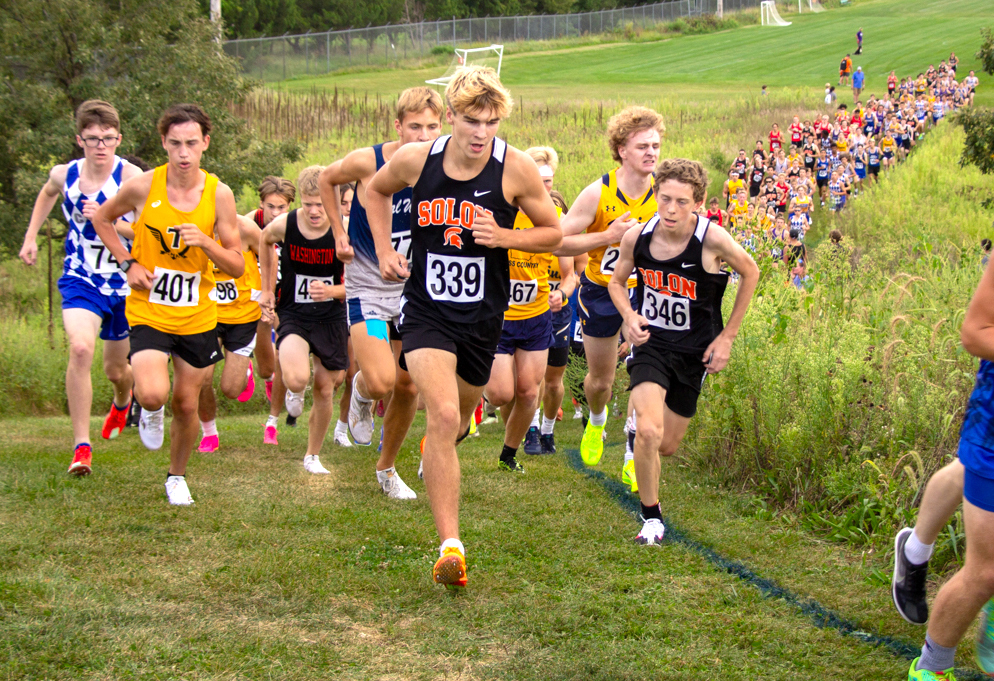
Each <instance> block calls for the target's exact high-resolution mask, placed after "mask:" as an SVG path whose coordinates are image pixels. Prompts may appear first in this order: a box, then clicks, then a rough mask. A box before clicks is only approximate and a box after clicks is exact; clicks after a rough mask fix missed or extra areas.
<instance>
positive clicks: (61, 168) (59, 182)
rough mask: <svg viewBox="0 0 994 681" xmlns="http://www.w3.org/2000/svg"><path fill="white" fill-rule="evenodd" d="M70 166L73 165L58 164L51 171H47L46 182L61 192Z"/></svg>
mask: <svg viewBox="0 0 994 681" xmlns="http://www.w3.org/2000/svg"><path fill="white" fill-rule="evenodd" d="M70 165H73V163H60V164H59V165H57V166H52V169H51V170H50V171H48V181H49V182H51V183H52V184H53V185H55V186H57V187H58V188H59V189H60V190H61V189H62V187H63V186H64V185H65V183H66V177H67V176H68V175H69V166H70Z"/></svg>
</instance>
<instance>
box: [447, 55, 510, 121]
mask: <svg viewBox="0 0 994 681" xmlns="http://www.w3.org/2000/svg"><path fill="white" fill-rule="evenodd" d="M445 103H446V105H447V106H448V107H449V108H450V109H452V111H453V112H455V113H475V112H477V111H483V110H484V109H490V111H491V114H492V115H493V116H494V117H495V118H507V117H508V116H510V115H511V109H512V108H513V107H514V100H513V99H511V93H510V92H508V91H507V88H505V87H504V86H503V85H501V82H500V78H498V77H497V72H496V71H494V70H493V69H492V68H490V67H489V66H464V67H462V68H460V69H459V70H458V71H456V75H455V76H453V77H452V80H450V81H449V84H448V85H447V86H446V88H445Z"/></svg>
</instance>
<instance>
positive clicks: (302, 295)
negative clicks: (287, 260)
mask: <svg viewBox="0 0 994 681" xmlns="http://www.w3.org/2000/svg"><path fill="white" fill-rule="evenodd" d="M315 281H320V282H321V283H322V284H325V285H326V286H334V285H335V280H334V279H333V278H332V277H310V276H307V275H306V274H298V275H297V281H296V284H295V286H294V287H293V302H295V303H316V302H319V301H317V300H314V299H313V298H311V284H313V283H314V282H315ZM320 302H322V303H324V302H326V301H324V300H322V301H320Z"/></svg>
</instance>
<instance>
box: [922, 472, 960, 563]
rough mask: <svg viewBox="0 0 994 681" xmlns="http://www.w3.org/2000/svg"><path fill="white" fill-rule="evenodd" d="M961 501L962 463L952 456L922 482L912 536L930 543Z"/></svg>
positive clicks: (946, 523) (932, 542) (936, 537)
mask: <svg viewBox="0 0 994 681" xmlns="http://www.w3.org/2000/svg"><path fill="white" fill-rule="evenodd" d="M962 501H963V464H961V463H960V462H959V459H956V460H955V461H953V462H952V463H949V464H947V465H945V466H943V467H942V468H940V469H939V470H937V471H936V472H935V473H934V474H933V475H932V477H931V478H929V480H928V484H926V485H925V494H923V495H922V502H921V506H920V507H919V508H918V519H917V520H916V521H915V536H916V537H918V540H919V541H920V542H921V543H923V544H934V543H935V540H936V539H938V538H939V533H940V532H942V530H943V528H945V527H946V525H948V524H949V519H950V518H952V517H953V514H954V513H955V512H956V509H957V508H959V505H960V503H961V502H962Z"/></svg>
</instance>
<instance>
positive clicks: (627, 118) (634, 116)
mask: <svg viewBox="0 0 994 681" xmlns="http://www.w3.org/2000/svg"><path fill="white" fill-rule="evenodd" d="M643 130H655V131H656V132H658V133H659V135H660V137H662V135H663V133H665V132H666V126H665V125H664V124H663V117H662V116H660V115H659V114H658V113H656V112H655V111H653V110H652V109H648V108H646V107H644V106H630V107H628V108H627V109H622V110H621V111H619V112H618V113H616V114H615V115H613V116H611V118H610V120H608V122H607V145H608V147H610V148H611V158H613V159H614V160H615V162H617V163H621V154H619V153H618V149H619V148H620V147H623V146H625V144H626V143H627V142H628V140H629V139H630V138H631V136H632V135H634V134H635V133H637V132H642V131H643Z"/></svg>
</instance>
